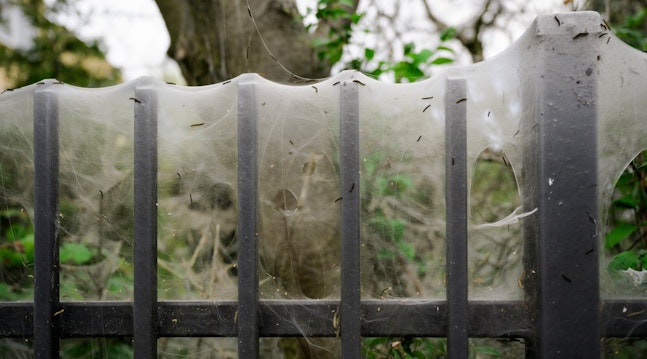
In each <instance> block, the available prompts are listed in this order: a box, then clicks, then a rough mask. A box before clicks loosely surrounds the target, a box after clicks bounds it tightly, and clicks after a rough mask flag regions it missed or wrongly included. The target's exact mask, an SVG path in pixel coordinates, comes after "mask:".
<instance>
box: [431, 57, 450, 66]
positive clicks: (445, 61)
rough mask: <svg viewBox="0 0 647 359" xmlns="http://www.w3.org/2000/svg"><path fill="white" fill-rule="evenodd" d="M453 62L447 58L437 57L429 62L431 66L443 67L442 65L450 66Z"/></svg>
mask: <svg viewBox="0 0 647 359" xmlns="http://www.w3.org/2000/svg"><path fill="white" fill-rule="evenodd" d="M452 62H454V59H450V58H448V57H439V58H437V59H435V60H434V61H432V62H431V64H432V65H443V64H451V63H452Z"/></svg>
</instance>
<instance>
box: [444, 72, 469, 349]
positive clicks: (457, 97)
mask: <svg viewBox="0 0 647 359" xmlns="http://www.w3.org/2000/svg"><path fill="white" fill-rule="evenodd" d="M466 91H467V89H466V83H465V80H464V79H448V80H447V94H446V95H445V157H446V167H445V168H446V173H445V175H446V177H445V178H446V180H445V183H446V185H445V186H446V190H445V195H446V201H445V202H446V204H447V214H446V223H447V224H446V236H447V258H446V261H447V263H446V266H447V278H446V280H447V354H448V355H449V357H450V358H467V356H468V343H469V341H468V340H469V333H468V327H469V325H468V324H469V323H468V302H467V98H466V97H465V96H466Z"/></svg>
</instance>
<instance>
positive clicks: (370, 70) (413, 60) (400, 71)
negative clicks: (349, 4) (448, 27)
mask: <svg viewBox="0 0 647 359" xmlns="http://www.w3.org/2000/svg"><path fill="white" fill-rule="evenodd" d="M452 30H453V29H452ZM453 33H454V31H445V32H443V34H441V36H440V39H441V44H440V45H439V46H437V47H436V48H435V49H433V50H431V49H422V50H420V51H416V47H415V44H413V43H407V44H405V45H404V47H403V59H402V60H400V61H385V60H381V61H378V62H377V64H373V63H374V61H373V60H374V58H375V50H374V49H370V48H367V49H365V50H364V58H355V59H353V60H351V61H350V62H349V63H348V65H347V67H348V68H351V69H354V70H359V71H362V72H365V73H367V74H368V75H370V76H373V77H376V78H377V77H380V76H382V75H384V74H392V75H393V76H394V79H395V82H405V81H406V82H414V81H417V80H420V79H422V78H425V77H426V72H427V70H428V69H429V68H430V67H431V66H437V65H444V64H450V63H453V62H454V59H453V56H454V51H453V50H452V49H451V48H449V47H447V46H445V45H443V43H444V42H445V41H448V40H450V39H451V36H453Z"/></svg>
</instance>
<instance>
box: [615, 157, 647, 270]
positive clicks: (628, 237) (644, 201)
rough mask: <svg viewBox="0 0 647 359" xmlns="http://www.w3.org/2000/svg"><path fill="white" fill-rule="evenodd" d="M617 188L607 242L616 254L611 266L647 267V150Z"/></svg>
mask: <svg viewBox="0 0 647 359" xmlns="http://www.w3.org/2000/svg"><path fill="white" fill-rule="evenodd" d="M615 190H616V191H615V196H616V199H615V200H614V201H613V202H612V203H611V207H610V208H609V218H610V225H611V227H610V228H611V229H610V230H609V232H608V233H607V234H606V236H605V240H604V245H605V247H606V249H607V250H609V251H611V252H612V253H614V252H615V253H616V255H615V256H614V257H613V259H612V260H611V262H610V263H609V266H608V268H609V270H610V271H618V270H626V269H629V268H632V269H635V270H643V269H647V255H646V250H647V233H646V232H645V230H646V229H647V151H645V152H642V153H641V154H639V155H638V156H637V157H636V158H635V159H634V160H633V161H632V162H631V163H630V164H629V166H628V167H627V169H626V170H625V171H624V172H623V173H622V175H621V176H620V178H619V179H618V181H617V183H616V188H615Z"/></svg>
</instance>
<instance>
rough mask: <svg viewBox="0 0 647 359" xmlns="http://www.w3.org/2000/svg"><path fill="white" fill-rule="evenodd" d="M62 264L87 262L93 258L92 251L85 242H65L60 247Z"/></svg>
mask: <svg viewBox="0 0 647 359" xmlns="http://www.w3.org/2000/svg"><path fill="white" fill-rule="evenodd" d="M59 257H60V261H61V263H62V264H76V265H81V264H86V263H88V262H90V260H91V259H92V251H90V250H89V249H88V247H86V245H85V244H83V243H64V244H63V245H62V246H61V248H60V249H59Z"/></svg>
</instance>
